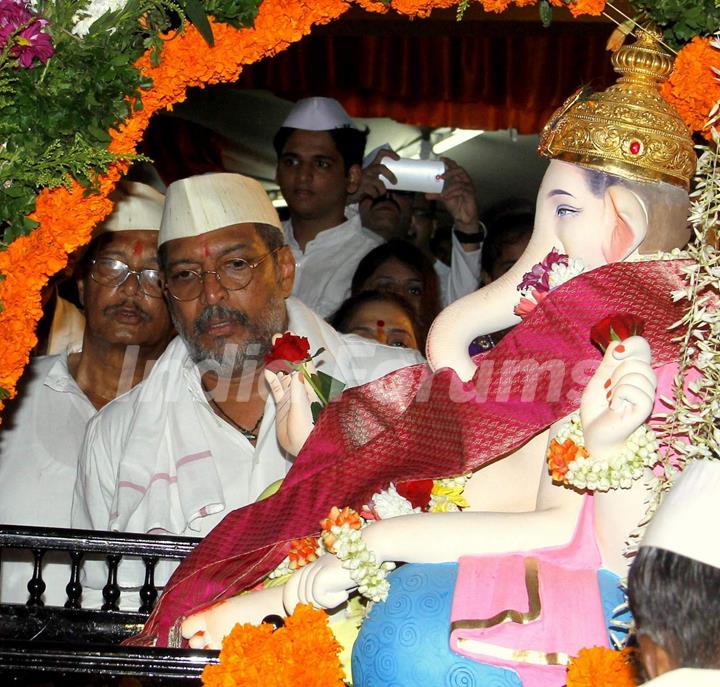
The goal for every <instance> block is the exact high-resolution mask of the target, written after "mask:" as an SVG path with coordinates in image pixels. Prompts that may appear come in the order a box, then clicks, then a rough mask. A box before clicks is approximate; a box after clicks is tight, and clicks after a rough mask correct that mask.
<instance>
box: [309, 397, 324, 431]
mask: <svg viewBox="0 0 720 687" xmlns="http://www.w3.org/2000/svg"><path fill="white" fill-rule="evenodd" d="M322 410H323V405H322V403H320V401H313V402H312V403H311V404H310V412H311V413H312V421H313V424H314V425H316V424H317V421H318V418H319V417H320V413H322Z"/></svg>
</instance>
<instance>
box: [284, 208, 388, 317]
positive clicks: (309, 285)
mask: <svg viewBox="0 0 720 687" xmlns="http://www.w3.org/2000/svg"><path fill="white" fill-rule="evenodd" d="M284 229H285V241H286V243H287V244H288V245H289V246H290V249H291V250H292V252H293V256H294V257H295V287H294V288H293V296H295V297H297V298H298V299H300V300H301V301H302V302H303V303H305V305H307V306H308V307H309V308H312V309H313V310H314V311H315V312H316V313H318V314H319V315H320V316H321V317H329V316H330V315H332V314H333V313H334V312H335V311H336V310H337V309H338V308H339V307H340V305H341V304H342V302H343V301H344V300H345V299H346V298H347V297H348V296H349V295H350V284H351V282H352V278H353V275H354V274H355V270H356V269H357V266H358V263H359V262H360V260H362V259H363V258H364V257H365V256H366V255H367V254H368V253H369V252H370V251H371V250H372V249H373V248H375V247H376V246H379V245H381V244H382V243H383V240H382V239H381V238H380V237H379V236H378V235H377V234H375V233H373V232H372V231H370V230H369V229H365V228H364V227H363V226H362V225H361V224H360V217H359V216H357V215H355V216H353V217H352V218H351V219H349V220H347V221H346V222H343V223H342V224H340V225H338V226H337V227H332V228H331V229H326V230H325V231H321V232H320V233H319V234H318V235H317V236H316V237H315V238H314V239H313V240H312V241H309V242H308V243H307V245H306V246H305V251H304V252H303V251H302V250H300V246H299V245H298V242H297V241H296V240H295V236H294V234H293V229H292V224H291V222H290V221H289V220H288V221H287V222H285V224H284Z"/></svg>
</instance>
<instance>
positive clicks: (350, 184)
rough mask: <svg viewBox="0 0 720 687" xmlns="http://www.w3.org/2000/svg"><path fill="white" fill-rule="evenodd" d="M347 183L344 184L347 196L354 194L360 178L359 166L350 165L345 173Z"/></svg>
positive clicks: (360, 169)
mask: <svg viewBox="0 0 720 687" xmlns="http://www.w3.org/2000/svg"><path fill="white" fill-rule="evenodd" d="M346 176H347V183H346V184H345V190H346V191H347V193H348V195H351V194H353V193H355V191H357V190H358V188H359V187H360V178H361V177H362V167H360V165H350V169H348V171H347V175H346Z"/></svg>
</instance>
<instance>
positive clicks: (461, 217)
mask: <svg viewBox="0 0 720 687" xmlns="http://www.w3.org/2000/svg"><path fill="white" fill-rule="evenodd" d="M386 158H390V160H400V156H399V155H398V154H397V153H396V152H395V151H394V150H392V148H390V147H389V146H388V147H383V148H380V149H379V150H378V151H377V153H376V154H375V155H374V156H373V157H372V158H371V160H370V161H369V162H368V164H367V165H366V166H365V167H364V168H363V172H362V178H361V180H360V184H359V188H358V191H357V192H356V194H355V196H354V198H355V199H357V201H358V202H359V209H360V219H361V221H362V224H363V226H364V227H367V228H368V229H370V230H372V231H374V232H375V233H376V234H378V235H379V236H381V237H382V238H383V239H385V240H386V241H387V240H390V239H393V238H394V239H405V240H409V238H410V236H409V231H410V225H411V222H412V208H413V201H414V197H415V195H416V193H415V192H414V191H413V190H402V191H400V190H395V189H393V188H392V186H393V185H399V186H402V187H403V188H408V187H409V186H412V183H410V184H408V183H402V181H401V180H398V178H397V176H396V175H395V174H394V173H393V171H392V170H391V169H390V167H391V166H392V165H388V164H385V163H384V162H383V160H384V159H386ZM366 159H367V158H366ZM441 160H442V162H443V163H444V165H445V171H444V172H443V173H442V174H440V175H439V176H438V182H439V183H438V186H439V189H438V191H437V192H435V193H425V194H424V196H425V199H426V200H428V201H435V200H438V201H441V202H442V203H443V205H444V206H445V208H446V209H447V211H448V212H449V213H450V215H451V216H452V218H453V220H454V223H453V232H452V254H451V262H450V266H448V265H446V264H445V263H444V262H442V261H441V260H438V259H435V262H434V267H435V272H436V273H437V275H438V280H439V282H440V288H441V291H442V302H443V305H448V304H449V303H452V302H453V301H455V300H457V299H458V298H461V297H462V296H465V295H467V294H468V293H471V292H472V291H475V289H477V288H478V284H479V281H480V254H481V249H482V243H483V241H484V240H485V234H486V230H485V226H484V225H483V223H482V222H481V221H480V219H479V216H478V209H477V201H476V200H475V189H474V187H473V183H472V179H471V178H470V175H469V174H468V173H467V171H466V170H465V169H464V168H462V167H461V166H460V165H458V164H457V163H456V162H455V161H454V160H451V159H450V158H445V157H444V158H441ZM404 162H411V161H409V160H408V161H404ZM412 162H415V161H412ZM417 163H418V164H419V165H422V164H427V163H428V161H427V160H417ZM383 177H384V178H385V179H386V180H387V182H386V181H384V180H383ZM399 181H400V182H401V183H399V184H398V182H399Z"/></svg>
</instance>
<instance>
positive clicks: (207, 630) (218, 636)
mask: <svg viewBox="0 0 720 687" xmlns="http://www.w3.org/2000/svg"><path fill="white" fill-rule="evenodd" d="M278 591H279V590H277V589H267V590H261V591H257V592H250V593H248V594H241V595H240V596H233V597H231V598H230V599H226V600H225V601H221V602H219V603H216V604H215V605H214V606H210V608H206V609H205V610H204V611H199V612H198V613H194V614H193V615H190V616H188V617H187V618H185V620H183V622H182V625H181V626H180V629H181V632H182V636H183V637H184V638H185V639H187V640H188V644H189V645H190V648H191V649H220V648H221V647H222V641H223V639H224V638H225V636H226V635H228V634H230V631H231V630H232V629H233V627H235V625H237V624H245V623H250V624H252V625H259V624H260V623H261V622H262V620H263V618H264V617H265V616H266V615H268V614H271V613H276V612H277V611H278V610H279V609H278V608H277V604H273V599H272V597H276V596H278Z"/></svg>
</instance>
